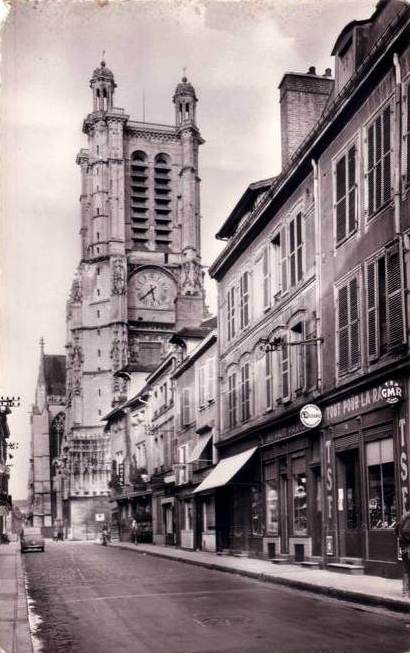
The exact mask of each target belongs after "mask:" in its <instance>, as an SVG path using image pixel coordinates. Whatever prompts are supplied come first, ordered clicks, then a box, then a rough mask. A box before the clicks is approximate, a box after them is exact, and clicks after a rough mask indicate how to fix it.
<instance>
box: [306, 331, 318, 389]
mask: <svg viewBox="0 0 410 653" xmlns="http://www.w3.org/2000/svg"><path fill="white" fill-rule="evenodd" d="M311 322H312V324H311V325H308V323H306V332H307V335H306V340H314V338H316V325H315V322H314V320H312V321H311ZM308 327H309V328H308ZM318 347H320V345H319V343H318V342H315V344H312V345H307V346H306V347H305V353H306V389H307V390H309V389H311V388H316V386H317V348H318Z"/></svg>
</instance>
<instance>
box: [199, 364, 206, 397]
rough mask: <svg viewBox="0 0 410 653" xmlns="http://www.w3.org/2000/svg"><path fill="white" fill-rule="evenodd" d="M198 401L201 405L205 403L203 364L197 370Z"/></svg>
mask: <svg viewBox="0 0 410 653" xmlns="http://www.w3.org/2000/svg"><path fill="white" fill-rule="evenodd" d="M198 403H199V406H200V407H202V406H204V405H205V366H204V365H202V366H201V367H200V368H199V370H198Z"/></svg>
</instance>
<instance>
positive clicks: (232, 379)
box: [228, 372, 236, 427]
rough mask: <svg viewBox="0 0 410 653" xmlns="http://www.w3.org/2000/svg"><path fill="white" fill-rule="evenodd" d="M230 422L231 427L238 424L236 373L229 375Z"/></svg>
mask: <svg viewBox="0 0 410 653" xmlns="http://www.w3.org/2000/svg"><path fill="white" fill-rule="evenodd" d="M228 424H229V426H230V427H233V426H235V425H236V373H235V372H233V373H232V374H230V375H229V377H228Z"/></svg>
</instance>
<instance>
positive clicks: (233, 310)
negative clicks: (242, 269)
mask: <svg viewBox="0 0 410 653" xmlns="http://www.w3.org/2000/svg"><path fill="white" fill-rule="evenodd" d="M230 292H231V338H234V337H235V333H236V325H235V321H236V291H235V287H234V286H233V287H232V288H231V291H230Z"/></svg>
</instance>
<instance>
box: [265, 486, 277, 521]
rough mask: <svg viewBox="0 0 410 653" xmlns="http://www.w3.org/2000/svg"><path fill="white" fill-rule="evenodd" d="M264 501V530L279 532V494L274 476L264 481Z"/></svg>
mask: <svg viewBox="0 0 410 653" xmlns="http://www.w3.org/2000/svg"><path fill="white" fill-rule="evenodd" d="M265 501H266V531H267V533H273V534H276V533H278V532H279V495H278V481H277V479H276V478H272V479H269V480H267V481H265Z"/></svg>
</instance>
